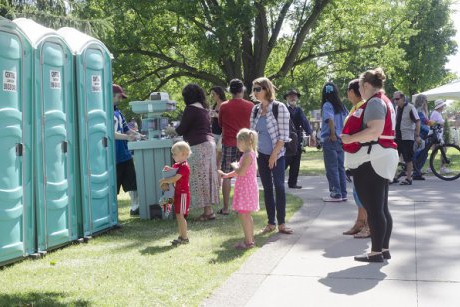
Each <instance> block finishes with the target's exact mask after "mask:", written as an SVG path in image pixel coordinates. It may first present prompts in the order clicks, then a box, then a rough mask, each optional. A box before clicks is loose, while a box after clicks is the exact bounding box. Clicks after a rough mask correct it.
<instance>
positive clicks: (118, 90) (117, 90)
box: [112, 84, 128, 98]
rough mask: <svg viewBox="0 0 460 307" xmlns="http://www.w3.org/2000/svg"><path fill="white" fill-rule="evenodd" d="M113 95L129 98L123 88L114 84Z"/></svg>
mask: <svg viewBox="0 0 460 307" xmlns="http://www.w3.org/2000/svg"><path fill="white" fill-rule="evenodd" d="M112 93H114V94H121V97H123V98H128V96H126V94H125V92H124V91H123V88H122V87H121V86H119V85H118V84H112Z"/></svg>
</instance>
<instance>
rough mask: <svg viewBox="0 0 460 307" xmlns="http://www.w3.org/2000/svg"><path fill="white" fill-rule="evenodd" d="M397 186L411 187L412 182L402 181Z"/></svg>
mask: <svg viewBox="0 0 460 307" xmlns="http://www.w3.org/2000/svg"><path fill="white" fill-rule="evenodd" d="M399 185H412V180H409V179H407V178H406V179H404V180H403V181H401V182H400V183H399Z"/></svg>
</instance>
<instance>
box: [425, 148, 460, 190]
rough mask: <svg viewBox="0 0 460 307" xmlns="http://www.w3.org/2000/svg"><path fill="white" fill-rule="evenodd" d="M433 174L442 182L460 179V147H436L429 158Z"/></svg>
mask: <svg viewBox="0 0 460 307" xmlns="http://www.w3.org/2000/svg"><path fill="white" fill-rule="evenodd" d="M430 167H431V170H432V172H433V174H434V175H435V176H436V177H438V178H440V179H442V180H447V181H450V180H455V179H457V178H458V177H460V147H458V146H457V145H454V144H444V145H441V146H436V148H435V149H434V151H432V152H431V156H430Z"/></svg>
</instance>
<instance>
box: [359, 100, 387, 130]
mask: <svg viewBox="0 0 460 307" xmlns="http://www.w3.org/2000/svg"><path fill="white" fill-rule="evenodd" d="M386 115H387V105H386V104H385V102H384V101H383V100H382V99H380V98H377V97H373V98H371V99H370V100H369V101H367V106H366V110H365V111H364V117H363V124H364V125H367V122H369V121H371V120H376V119H380V120H385V116H386Z"/></svg>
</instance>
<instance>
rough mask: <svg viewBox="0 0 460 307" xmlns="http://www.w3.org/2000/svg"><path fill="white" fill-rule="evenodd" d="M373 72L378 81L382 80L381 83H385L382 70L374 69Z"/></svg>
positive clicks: (379, 68)
mask: <svg viewBox="0 0 460 307" xmlns="http://www.w3.org/2000/svg"><path fill="white" fill-rule="evenodd" d="M374 72H375V77H376V78H377V79H379V80H382V81H385V80H386V78H387V77H386V76H385V73H384V72H383V69H382V68H381V67H377V68H376V69H374Z"/></svg>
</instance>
